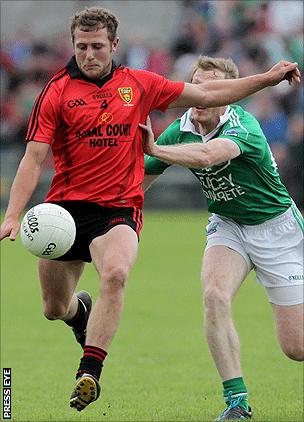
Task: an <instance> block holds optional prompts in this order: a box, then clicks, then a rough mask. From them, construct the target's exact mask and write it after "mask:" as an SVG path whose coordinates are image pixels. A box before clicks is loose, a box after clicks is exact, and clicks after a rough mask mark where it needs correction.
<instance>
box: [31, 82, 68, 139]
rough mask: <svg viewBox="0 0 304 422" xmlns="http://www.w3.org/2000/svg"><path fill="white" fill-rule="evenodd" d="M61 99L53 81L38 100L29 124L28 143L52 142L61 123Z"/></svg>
mask: <svg viewBox="0 0 304 422" xmlns="http://www.w3.org/2000/svg"><path fill="white" fill-rule="evenodd" d="M59 98H60V92H59V89H58V86H57V85H56V83H55V82H53V83H52V80H51V81H50V82H49V83H48V84H47V85H46V86H45V88H44V89H43V90H42V92H41V93H40V95H38V97H37V98H36V101H35V104H34V106H33V109H32V113H31V116H30V121H29V124H28V130H27V135H26V141H27V142H29V141H36V142H45V143H48V144H50V143H51V142H52V140H53V138H54V134H55V131H56V127H58V121H59V107H60V106H59Z"/></svg>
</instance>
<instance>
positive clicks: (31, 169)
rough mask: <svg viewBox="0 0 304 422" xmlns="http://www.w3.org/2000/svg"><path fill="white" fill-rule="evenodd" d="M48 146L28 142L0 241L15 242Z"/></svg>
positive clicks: (0, 234) (0, 232)
mask: <svg viewBox="0 0 304 422" xmlns="http://www.w3.org/2000/svg"><path fill="white" fill-rule="evenodd" d="M48 149H49V144H46V143H42V142H29V143H28V144H27V147H26V151H25V154H24V157H23V158H22V160H21V162H20V165H19V167H18V171H17V174H16V176H15V179H14V182H13V185H12V188H11V193H10V199H9V204H8V207H7V211H6V213H5V218H4V221H3V223H2V224H1V228H0V240H2V239H4V238H5V237H9V238H10V240H15V239H16V236H17V234H18V231H19V228H20V224H19V218H20V216H21V213H22V211H23V210H24V208H25V206H26V204H27V203H28V201H29V200H30V198H31V196H32V194H33V192H34V190H35V188H36V186H37V184H38V181H39V178H40V175H41V172H42V164H43V162H44V160H45V158H46V155H47V152H48Z"/></svg>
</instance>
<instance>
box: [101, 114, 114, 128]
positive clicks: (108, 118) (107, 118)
mask: <svg viewBox="0 0 304 422" xmlns="http://www.w3.org/2000/svg"><path fill="white" fill-rule="evenodd" d="M112 119H113V114H112V113H109V112H107V111H105V112H104V113H102V114H101V115H100V116H99V117H98V123H99V124H100V125H103V124H105V123H109V122H110V121H111V120H112Z"/></svg>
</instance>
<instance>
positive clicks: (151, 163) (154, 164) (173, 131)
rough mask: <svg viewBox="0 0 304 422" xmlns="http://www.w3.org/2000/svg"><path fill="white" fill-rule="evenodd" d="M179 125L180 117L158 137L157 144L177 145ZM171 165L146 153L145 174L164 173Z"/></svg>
mask: <svg viewBox="0 0 304 422" xmlns="http://www.w3.org/2000/svg"><path fill="white" fill-rule="evenodd" d="M179 126H180V119H177V120H175V121H174V122H173V123H172V124H171V125H170V126H168V127H167V129H166V130H165V131H164V132H163V133H162V134H161V135H160V136H159V137H158V139H157V141H156V144H157V145H175V144H177V143H179ZM170 165H171V164H168V163H165V162H164V161H161V160H159V159H158V158H155V157H151V156H150V155H145V174H150V175H157V174H162V173H163V172H164V171H165V170H166V168H168V167H169V166H170Z"/></svg>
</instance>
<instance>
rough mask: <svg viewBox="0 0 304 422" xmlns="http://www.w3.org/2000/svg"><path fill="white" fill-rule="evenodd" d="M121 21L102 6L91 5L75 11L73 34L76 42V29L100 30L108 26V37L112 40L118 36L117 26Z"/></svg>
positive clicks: (86, 30) (72, 24)
mask: <svg viewBox="0 0 304 422" xmlns="http://www.w3.org/2000/svg"><path fill="white" fill-rule="evenodd" d="M118 25H119V21H118V19H117V17H116V16H115V15H114V14H113V13H112V12H110V11H109V10H107V9H103V8H101V7H90V8H86V9H84V10H82V11H81V12H77V13H75V15H74V16H73V17H72V22H71V35H72V42H73V44H74V39H75V29H76V28H79V29H81V30H82V31H85V32H90V31H98V30H99V29H101V28H106V29H107V32H108V38H109V40H110V41H111V42H113V41H114V39H115V38H116V36H117V28H118Z"/></svg>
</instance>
